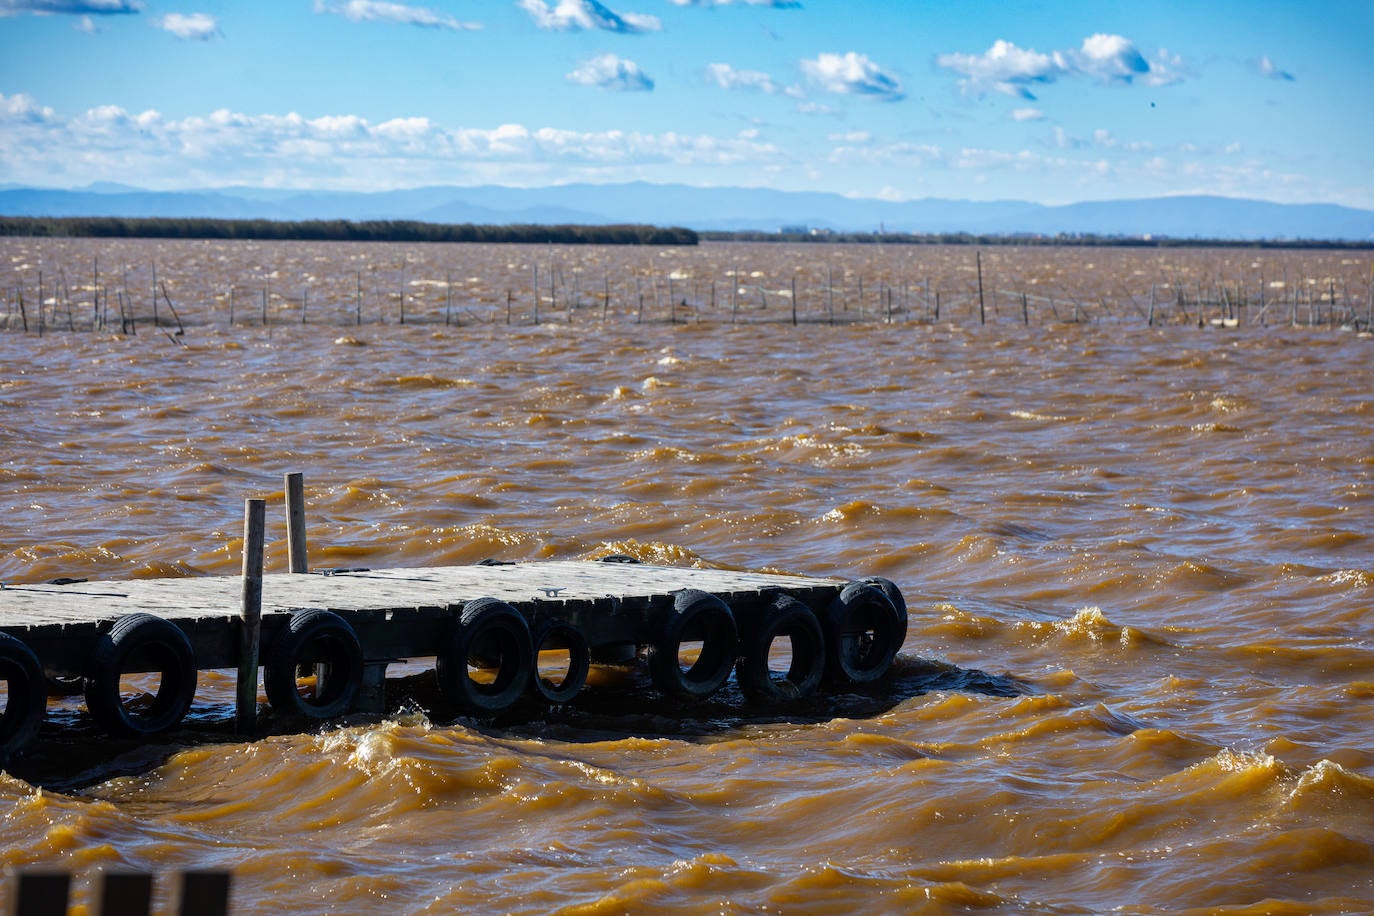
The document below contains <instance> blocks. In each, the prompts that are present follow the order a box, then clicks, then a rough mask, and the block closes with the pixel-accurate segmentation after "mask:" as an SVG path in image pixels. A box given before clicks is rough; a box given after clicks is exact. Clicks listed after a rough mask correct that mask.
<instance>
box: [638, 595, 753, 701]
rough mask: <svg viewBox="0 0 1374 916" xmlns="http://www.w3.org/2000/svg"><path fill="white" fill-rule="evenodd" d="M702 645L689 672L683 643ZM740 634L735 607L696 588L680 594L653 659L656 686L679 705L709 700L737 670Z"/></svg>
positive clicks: (650, 671)
mask: <svg viewBox="0 0 1374 916" xmlns="http://www.w3.org/2000/svg"><path fill="white" fill-rule="evenodd" d="M691 641H699V642H701V644H702V647H701V654H700V655H699V656H698V657H697V660H696V661H695V662H693V663H692V665H691V666H690V667H688V668H684V667H682V664H681V662H680V660H679V658H678V656H679V653H680V651H681V648H682V644H683V643H684V642H691ZM738 649H739V631H738V629H737V628H736V626H735V615H734V614H733V613H732V612H731V611H730V605H728V604H726V603H725V602H724V601H722V600H721V599H720V598H718V597H716V596H715V595H712V594H710V593H708V592H703V591H699V590H697V589H694V588H688V589H683V590H682V591H680V592H678V593H677V595H676V597H675V598H674V601H673V610H672V612H671V613H670V614H669V615H668V616H667V618H666V619H665V620H664V621H663V626H662V627H661V629H660V630H659V635H658V638H657V639H655V640H654V642H653V645H652V646H651V650H652V651H651V653H650V655H649V674H650V675H651V676H652V678H653V681H654V686H655V687H657V688H658V689H659V690H660V691H661V692H663V693H665V694H667V695H668V696H670V697H675V698H677V699H680V700H704V699H706V698H707V697H709V696H710V695H711V694H713V693H715V692H716V691H717V690H719V689H720V688H721V685H722V684H724V683H725V681H726V680H727V679H728V678H729V677H730V671H731V669H732V668H734V666H735V654H736V652H737V650H738Z"/></svg>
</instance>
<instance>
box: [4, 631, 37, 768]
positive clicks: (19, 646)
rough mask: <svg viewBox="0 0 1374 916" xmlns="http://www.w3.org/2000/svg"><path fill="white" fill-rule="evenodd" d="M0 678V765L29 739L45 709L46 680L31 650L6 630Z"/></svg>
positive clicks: (18, 750) (21, 748)
mask: <svg viewBox="0 0 1374 916" xmlns="http://www.w3.org/2000/svg"><path fill="white" fill-rule="evenodd" d="M0 680H2V681H5V682H6V683H7V687H6V692H7V698H6V700H5V708H4V710H3V712H0V766H4V764H5V762H6V761H8V760H10V759H12V758H13V757H15V756H16V755H18V753H19V752H20V751H21V750H23V748H24V746H25V745H26V744H28V743H29V742H30V741H32V740H33V736H34V735H35V734H37V733H38V728H39V726H41V725H42V724H43V717H44V716H45V715H47V712H48V683H47V680H46V679H45V678H44V677H43V666H42V665H40V664H39V662H38V656H36V655H34V654H33V650H32V649H30V648H29V647H28V646H26V645H24V644H23V643H22V642H20V641H19V640H18V639H17V638H16V637H13V636H11V635H10V634H8V633H0Z"/></svg>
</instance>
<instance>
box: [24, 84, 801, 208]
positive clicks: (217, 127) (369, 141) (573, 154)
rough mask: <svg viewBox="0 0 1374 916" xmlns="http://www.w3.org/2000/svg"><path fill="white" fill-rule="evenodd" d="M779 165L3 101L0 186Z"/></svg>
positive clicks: (737, 140)
mask: <svg viewBox="0 0 1374 916" xmlns="http://www.w3.org/2000/svg"><path fill="white" fill-rule="evenodd" d="M779 156H780V152H779V150H778V148H777V147H776V146H774V145H773V144H771V143H767V142H763V141H761V140H759V139H758V137H757V136H720V137H718V136H713V135H708V134H684V133H678V132H674V131H666V132H661V133H641V132H637V131H618V130H611V131H573V130H562V129H556V128H550V127H528V126H525V125H522V124H502V125H499V126H496V127H491V128H480V127H458V128H450V127H445V126H444V125H441V124H438V123H435V122H434V121H431V120H430V119H428V118H424V117H398V118H392V119H390V120H385V121H382V122H380V123H378V122H373V121H369V120H368V119H366V118H363V117H360V116H357V115H351V114H333V115H328V116H322V117H315V118H309V117H305V116H302V115H300V114H297V113H294V112H291V113H287V114H246V113H242V112H234V111H230V110H228V109H221V110H218V111H214V112H211V113H209V114H204V115H198V116H194V117H187V118H181V119H173V118H167V117H165V116H163V115H162V114H160V113H159V112H157V111H144V112H130V111H126V110H125V109H123V108H120V107H119V106H115V105H106V106H100V107H97V108H92V109H90V110H88V111H86V112H84V113H82V114H79V115H76V116H71V117H67V116H61V115H58V114H56V113H54V112H53V110H52V109H50V108H47V107H44V106H42V105H40V104H39V103H38V102H37V101H36V100H34V99H33V98H32V97H30V96H27V95H14V96H4V95H0V174H4V175H6V176H7V180H10V181H16V182H28V183H38V184H79V183H84V182H89V181H98V180H102V179H104V180H112V179H120V180H124V181H129V180H133V176H140V178H141V180H145V181H146V180H149V179H150V178H151V179H152V180H153V181H154V182H155V183H157V184H160V185H163V186H177V185H180V186H187V185H205V184H211V183H223V182H230V183H232V182H234V181H255V182H258V183H266V182H269V181H274V182H276V183H279V184H294V185H298V186H310V185H312V184H315V183H317V182H319V180H320V176H321V175H322V174H324V175H328V176H330V179H329V180H330V181H331V184H333V185H335V186H337V185H340V184H348V183H353V184H356V185H359V186H364V187H375V186H376V184H377V183H378V179H377V176H378V175H385V176H386V179H387V180H388V181H390V182H392V183H394V184H395V185H397V186H407V185H410V186H413V185H417V184H425V183H435V182H452V181H453V180H454V176H455V174H462V175H465V176H482V177H484V178H488V179H492V180H503V181H511V180H516V179H518V178H519V177H522V176H523V177H526V178H530V179H542V180H547V179H548V176H549V175H550V174H552V173H551V171H550V170H551V169H557V170H558V171H557V174H558V175H559V176H560V177H562V178H564V179H566V178H567V177H568V176H575V177H577V178H584V179H597V178H607V177H613V176H618V177H619V179H620V180H624V178H625V176H626V175H630V174H642V175H645V176H646V177H647V176H648V175H649V174H651V172H652V170H655V169H660V170H661V169H666V170H670V171H671V170H676V169H680V168H684V167H696V166H701V167H711V166H724V167H728V166H740V165H750V166H757V167H763V166H766V165H768V164H770V163H775V162H776V161H777V160H778V157H779Z"/></svg>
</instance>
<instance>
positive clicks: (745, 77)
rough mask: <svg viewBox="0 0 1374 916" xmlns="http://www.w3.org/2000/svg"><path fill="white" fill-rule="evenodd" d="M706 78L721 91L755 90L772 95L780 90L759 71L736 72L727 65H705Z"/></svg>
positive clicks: (770, 78) (767, 76)
mask: <svg viewBox="0 0 1374 916" xmlns="http://www.w3.org/2000/svg"><path fill="white" fill-rule="evenodd" d="M706 76H707V77H708V78H709V79H710V80H711V82H713V83H715V84H716V85H717V86H719V87H720V88H722V89H756V90H758V91H759V92H767V93H768V94H770V95H772V94H775V93H777V92H779V91H781V88H780V87H779V86H778V84H777V83H775V82H774V81H773V77H771V76H769V75H768V74H767V73H764V72H763V71H761V70H736V69H735V68H734V67H732V66H730V65H729V64H707V65H706Z"/></svg>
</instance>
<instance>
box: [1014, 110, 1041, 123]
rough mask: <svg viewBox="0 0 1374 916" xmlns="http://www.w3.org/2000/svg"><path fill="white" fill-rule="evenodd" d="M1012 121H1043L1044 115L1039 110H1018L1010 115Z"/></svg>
mask: <svg viewBox="0 0 1374 916" xmlns="http://www.w3.org/2000/svg"><path fill="white" fill-rule="evenodd" d="M1011 119H1012V120H1013V121H1043V120H1044V119H1045V113H1044V112H1043V111H1041V110H1040V109H1039V108H1018V109H1016V110H1015V111H1013V112H1012V113H1011Z"/></svg>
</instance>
